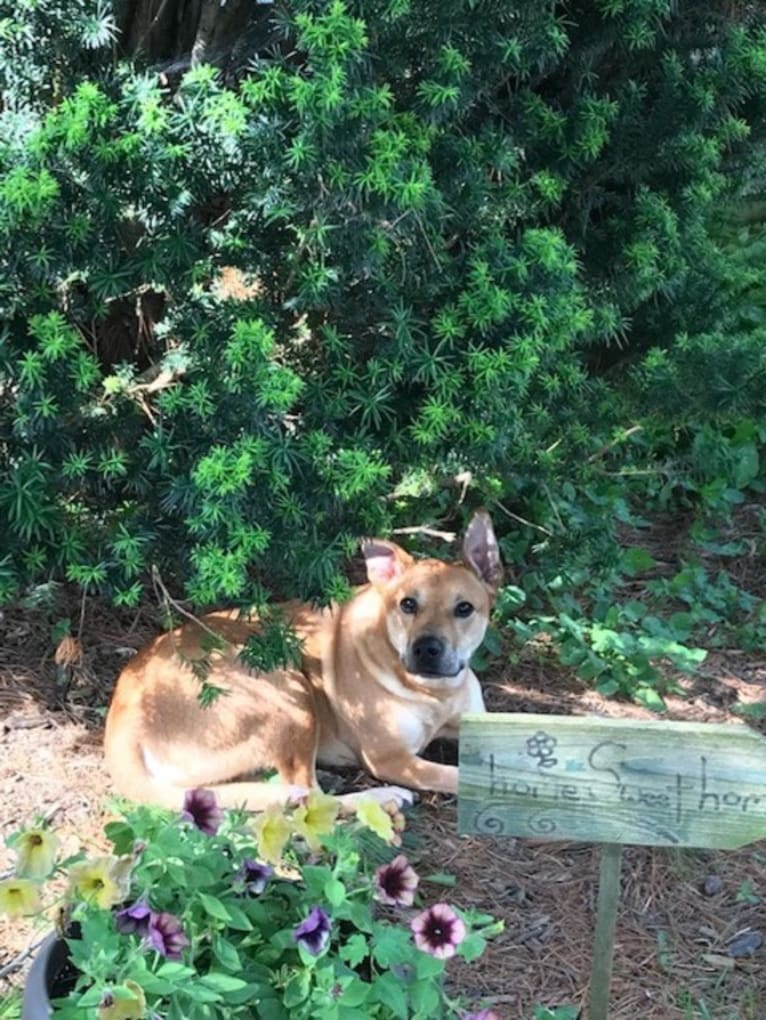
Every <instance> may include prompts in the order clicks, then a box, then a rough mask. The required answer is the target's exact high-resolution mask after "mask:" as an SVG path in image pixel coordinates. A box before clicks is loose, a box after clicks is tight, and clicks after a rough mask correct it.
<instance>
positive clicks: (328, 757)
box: [317, 737, 359, 765]
mask: <svg viewBox="0 0 766 1020" xmlns="http://www.w3.org/2000/svg"><path fill="white" fill-rule="evenodd" d="M317 761H318V762H319V764H320V765H358V764H359V755H358V754H356V753H355V752H354V751H353V750H352V749H351V748H350V747H349V746H348V744H344V743H343V741H342V740H338V738H337V737H325V738H323V739H322V742H321V743H320V745H319V749H318V750H317Z"/></svg>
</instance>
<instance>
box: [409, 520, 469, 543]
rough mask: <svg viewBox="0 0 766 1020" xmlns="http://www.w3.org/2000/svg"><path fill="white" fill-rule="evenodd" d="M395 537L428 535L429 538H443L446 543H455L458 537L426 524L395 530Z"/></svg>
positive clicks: (452, 532)
mask: <svg viewBox="0 0 766 1020" xmlns="http://www.w3.org/2000/svg"><path fill="white" fill-rule="evenodd" d="M393 534H394V535H428V537H429V538H441V539H443V540H444V541H445V542H454V541H455V539H456V538H457V535H456V533H455V532H454V531H436V530H435V529H434V528H427V527H426V526H425V525H424V524H416V525H415V526H414V527H412V528H394V530H393Z"/></svg>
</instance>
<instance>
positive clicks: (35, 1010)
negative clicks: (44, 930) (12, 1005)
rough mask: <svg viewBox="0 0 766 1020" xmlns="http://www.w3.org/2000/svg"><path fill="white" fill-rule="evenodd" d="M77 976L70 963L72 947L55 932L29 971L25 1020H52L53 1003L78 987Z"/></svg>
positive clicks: (25, 1000)
mask: <svg viewBox="0 0 766 1020" xmlns="http://www.w3.org/2000/svg"><path fill="white" fill-rule="evenodd" d="M76 979H77V972H76V971H75V969H74V967H73V966H72V962H71V960H70V959H69V946H68V945H67V944H66V942H65V941H64V939H62V938H61V936H60V935H57V934H56V933H55V932H52V933H51V934H50V935H49V936H48V937H47V938H46V939H45V941H44V942H43V943H42V945H41V946H40V948H39V949H38V951H37V955H36V956H35V958H34V960H33V961H32V966H31V967H30V968H29V974H28V975H27V982H26V984H25V986H24V998H23V1000H22V1005H21V1020H48V1017H50V1016H51V1014H52V1013H53V1009H52V1007H51V999H58V998H60V997H61V996H62V995H66V994H67V993H68V992H70V991H71V990H72V988H73V987H74V983H75V981H76Z"/></svg>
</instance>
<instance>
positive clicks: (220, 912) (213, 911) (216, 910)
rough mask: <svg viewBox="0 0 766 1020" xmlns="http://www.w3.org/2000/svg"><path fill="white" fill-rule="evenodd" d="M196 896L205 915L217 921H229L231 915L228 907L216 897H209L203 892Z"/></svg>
mask: <svg viewBox="0 0 766 1020" xmlns="http://www.w3.org/2000/svg"><path fill="white" fill-rule="evenodd" d="M198 896H199V901H200V903H201V904H202V906H203V907H204V908H205V911H206V913H208V914H209V915H210V916H211V917H215V918H216V919H217V920H219V921H227V922H228V921H231V913H230V911H229V909H228V907H227V906H226V905H225V904H224V903H222V902H221V900H219V899H218V898H217V897H216V896H210V895H209V894H208V893H203V892H201V893H198Z"/></svg>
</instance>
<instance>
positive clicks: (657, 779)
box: [458, 713, 766, 849]
mask: <svg viewBox="0 0 766 1020" xmlns="http://www.w3.org/2000/svg"><path fill="white" fill-rule="evenodd" d="M459 777H460V778H459V802H458V829H459V831H460V832H462V833H478V834H483V835H487V836H504V835H505V836H527V837H530V838H534V839H538V840H539V839H578V840H584V841H587V842H589V843H630V844H637V845H645V846H679V847H682V846H689V847H719V848H726V849H733V848H735V847H739V846H744V845H745V844H747V843H752V842H753V841H754V840H757V839H760V838H763V837H766V741H764V740H763V739H762V738H761V737H760V736H759V735H758V734H757V733H755V732H754V731H753V730H750V729H748V728H747V727H746V726H739V725H732V726H727V725H712V724H711V725H708V724H698V723H678V722H646V721H644V720H634V719H602V718H592V717H570V716H550V715H519V714H503V713H497V714H495V713H491V714H488V715H465V716H463V720H462V723H461V726H460V772H459Z"/></svg>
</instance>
